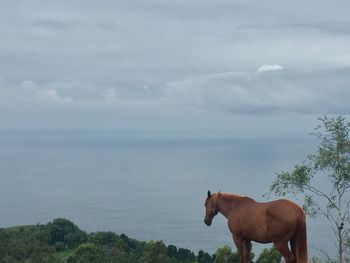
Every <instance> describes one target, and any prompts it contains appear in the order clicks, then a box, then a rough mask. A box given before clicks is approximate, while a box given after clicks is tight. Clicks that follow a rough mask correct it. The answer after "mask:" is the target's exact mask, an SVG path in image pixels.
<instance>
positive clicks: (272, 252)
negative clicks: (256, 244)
mask: <svg viewBox="0 0 350 263" xmlns="http://www.w3.org/2000/svg"><path fill="white" fill-rule="evenodd" d="M281 262H282V256H281V254H280V253H279V252H278V251H277V250H276V248H275V247H272V248H270V249H267V248H265V249H263V251H262V252H261V253H260V255H259V257H258V259H257V261H256V263H281Z"/></svg>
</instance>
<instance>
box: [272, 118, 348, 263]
mask: <svg viewBox="0 0 350 263" xmlns="http://www.w3.org/2000/svg"><path fill="white" fill-rule="evenodd" d="M319 120H320V124H319V125H318V126H317V127H316V128H315V131H314V132H313V135H315V136H316V138H317V139H318V140H319V146H318V149H317V151H316V153H314V154H311V155H309V156H308V157H307V160H306V161H304V162H303V163H302V164H301V165H296V166H295V167H294V170H293V171H291V172H286V171H282V172H281V173H279V174H278V175H277V178H276V180H275V181H274V182H273V183H272V185H271V192H272V193H275V194H277V195H280V196H284V195H286V194H296V193H302V194H303V195H304V208H305V210H306V211H307V213H308V214H309V215H311V216H314V217H316V216H319V215H322V216H324V217H325V218H327V219H328V220H329V222H330V223H331V227H332V230H333V232H334V234H335V238H336V240H337V248H338V251H337V252H338V261H339V262H340V263H342V262H344V261H343V260H344V258H343V257H344V252H345V251H346V244H347V240H348V234H349V232H350V227H349V226H350V224H349V223H350V221H349V208H350V199H349V193H348V190H349V188H350V138H349V133H350V122H348V121H346V119H345V118H343V117H335V118H328V117H326V116H324V117H323V118H320V119H319ZM320 182H322V183H321V184H320ZM327 183H328V187H327V188H325V187H321V185H322V186H323V185H327Z"/></svg>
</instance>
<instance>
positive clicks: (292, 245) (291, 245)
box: [290, 237, 297, 258]
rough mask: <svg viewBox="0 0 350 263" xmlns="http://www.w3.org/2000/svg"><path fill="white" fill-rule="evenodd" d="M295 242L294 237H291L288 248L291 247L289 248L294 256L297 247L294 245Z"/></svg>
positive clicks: (295, 255)
mask: <svg viewBox="0 0 350 263" xmlns="http://www.w3.org/2000/svg"><path fill="white" fill-rule="evenodd" d="M295 242H296V240H295V237H293V238H292V239H291V240H290V248H291V250H292V254H293V255H294V257H295V258H296V257H297V247H296V244H295Z"/></svg>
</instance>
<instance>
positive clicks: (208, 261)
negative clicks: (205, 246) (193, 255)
mask: <svg viewBox="0 0 350 263" xmlns="http://www.w3.org/2000/svg"><path fill="white" fill-rule="evenodd" d="M197 261H198V263H212V262H213V258H212V256H211V255H209V254H208V253H207V252H204V251H203V250H199V251H198V256H197Z"/></svg>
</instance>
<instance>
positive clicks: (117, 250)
mask: <svg viewBox="0 0 350 263" xmlns="http://www.w3.org/2000/svg"><path fill="white" fill-rule="evenodd" d="M73 236H74V238H72V237H73ZM264 257H265V258H269V259H270V258H273V256H271V253H265V254H264V255H263V256H262V257H261V256H260V257H259V259H258V260H261V258H264ZM0 262H4V263H18V262H25V263H37V262H42V263H83V262H84V263H99V262H103V263H104V262H106V263H148V262H152V263H157V262H160V263H213V262H215V263H226V262H230V263H239V261H238V255H237V253H234V252H232V250H231V248H230V247H229V246H224V247H222V248H219V249H218V250H217V251H216V253H215V255H213V256H212V255H210V254H209V253H207V252H204V251H203V250H200V251H199V252H198V254H197V255H196V254H195V253H194V252H192V251H191V250H189V249H186V248H178V247H176V246H174V245H168V246H166V245H165V244H164V242H163V241H149V242H144V241H138V240H135V239H132V238H129V237H128V236H127V235H125V234H121V235H117V234H115V233H113V232H96V233H90V234H86V232H84V231H82V230H80V229H79V228H78V226H76V225H75V224H74V223H72V222H71V221H69V220H67V219H63V218H59V219H55V220H53V221H52V222H49V223H48V224H46V225H39V224H38V225H36V226H21V227H13V228H0ZM263 262H268V261H266V260H265V261H259V262H258V263H263ZM271 262H272V263H275V262H274V261H271ZM276 262H277V261H276Z"/></svg>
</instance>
